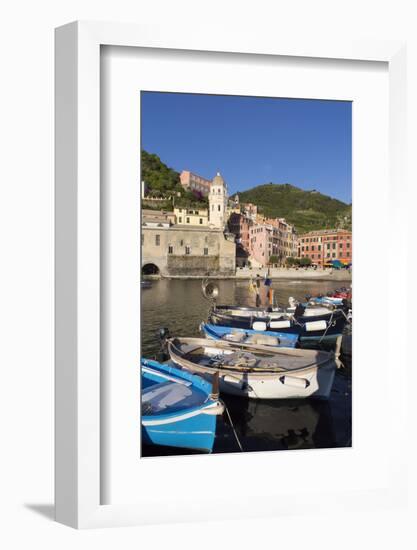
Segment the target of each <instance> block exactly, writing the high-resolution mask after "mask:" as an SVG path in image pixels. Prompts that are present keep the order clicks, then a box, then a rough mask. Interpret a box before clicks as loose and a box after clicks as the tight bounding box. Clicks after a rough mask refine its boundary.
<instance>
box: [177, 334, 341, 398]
mask: <svg viewBox="0 0 417 550" xmlns="http://www.w3.org/2000/svg"><path fill="white" fill-rule="evenodd" d="M210 342H211V341H210V340H204V339H198V338H188V339H184V346H185V347H184V350H186V348H187V346H188V348H189V349H190V348H192V347H193V346H194V350H193V351H196V350H200V349H202V347H204V349H205V352H204V355H198V356H196V357H195V358H193V357H192V356H190V354H189V353H187V352H186V351H184V352H182V351H181V350H182V348H181V346H182V343H181V341H180V340H178V339H171V340H168V352H169V355H170V358H171V360H172V361H173V363H174V364H176V365H178V366H179V367H181V368H182V369H186V370H188V371H190V372H193V373H196V374H199V375H201V376H208V377H211V376H212V375H213V374H214V373H215V372H217V373H218V376H219V388H220V392H223V393H226V394H230V395H236V396H240V397H247V398H250V399H294V398H296V399H298V398H307V397H313V398H317V399H328V398H329V395H330V392H331V389H332V386H333V381H334V376H335V372H336V368H337V363H336V356H335V355H334V354H333V353H326V352H314V351H313V350H299V349H294V348H275V351H272V350H271V347H269V346H252V347H251V346H249V345H246V344H240V345H238V346H236V345H230V344H229V343H225V342H223V341H213V344H210ZM228 346H229V349H228ZM238 348H239V349H240V350H241V351H242V352H244V350H245V349H246V350H251V351H252V352H255V353H261V354H271V353H272V354H278V353H279V354H280V355H281V356H282V357H283V358H285V356H287V357H288V358H290V359H291V358H296V357H306V358H307V359H306V360H305V363H304V365H305V366H301V367H300V368H293V369H269V370H267V369H265V370H263V369H252V370H250V369H244V370H243V369H239V368H238V367H234V368H233V367H232V366H224V364H223V366H221V367H218V366H217V365H218V364H219V363H218V362H217V361H218V358H219V354H221V353H222V352H224V354H225V357H227V355H228V353H230V352H233V350H235V349H238ZM210 357H213V362H211V361H210ZM280 360H281V359H280Z"/></svg>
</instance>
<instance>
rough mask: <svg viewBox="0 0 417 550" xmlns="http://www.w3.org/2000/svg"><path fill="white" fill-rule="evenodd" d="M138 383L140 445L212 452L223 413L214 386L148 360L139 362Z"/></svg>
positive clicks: (178, 370) (201, 379) (193, 375)
mask: <svg viewBox="0 0 417 550" xmlns="http://www.w3.org/2000/svg"><path fill="white" fill-rule="evenodd" d="M141 380H142V443H144V444H147V445H165V446H168V447H179V448H183V449H193V450H199V451H203V452H211V451H212V450H213V444H214V438H215V435H216V416H217V415H219V414H222V412H223V404H222V403H221V401H219V398H218V389H216V388H215V387H214V386H215V385H216V384H211V383H210V382H208V381H207V380H204V379H203V378H201V377H200V376H198V375H195V374H192V373H190V372H187V371H184V370H181V369H179V368H177V367H175V366H174V365H172V364H165V363H158V362H157V361H152V360H149V359H142V361H141Z"/></svg>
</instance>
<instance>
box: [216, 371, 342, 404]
mask: <svg viewBox="0 0 417 550" xmlns="http://www.w3.org/2000/svg"><path fill="white" fill-rule="evenodd" d="M335 372H336V364H335V363H333V364H332V363H329V364H328V365H327V366H325V367H320V368H317V367H316V368H312V369H310V370H308V371H307V372H303V374H302V375H295V374H291V375H286V374H284V375H283V374H281V375H280V374H275V375H268V376H264V377H260V376H256V375H250V374H248V375H241V376H239V377H236V376H235V375H223V376H220V377H219V387H220V391H221V392H223V393H226V394H229V395H236V396H240V397H248V398H250V399H305V398H307V397H311V398H314V399H328V398H329V396H330V392H331V389H332V386H333V381H334V376H335Z"/></svg>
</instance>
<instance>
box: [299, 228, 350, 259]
mask: <svg viewBox="0 0 417 550" xmlns="http://www.w3.org/2000/svg"><path fill="white" fill-rule="evenodd" d="M298 257H299V258H310V259H311V262H312V263H313V264H315V265H318V266H323V265H326V264H329V263H331V262H332V260H339V261H340V262H342V263H344V264H350V263H352V232H351V231H347V230H346V229H322V230H319V231H310V232H309V233H305V234H304V235H300V237H299V238H298Z"/></svg>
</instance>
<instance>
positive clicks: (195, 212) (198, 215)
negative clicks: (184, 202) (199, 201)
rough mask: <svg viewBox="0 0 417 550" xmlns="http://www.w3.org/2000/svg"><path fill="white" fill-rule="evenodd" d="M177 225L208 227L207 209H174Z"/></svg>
mask: <svg viewBox="0 0 417 550" xmlns="http://www.w3.org/2000/svg"><path fill="white" fill-rule="evenodd" d="M174 214H175V217H176V222H177V225H197V226H199V227H201V226H203V227H207V226H208V210H207V208H174Z"/></svg>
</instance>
